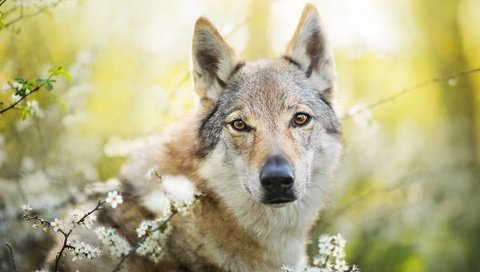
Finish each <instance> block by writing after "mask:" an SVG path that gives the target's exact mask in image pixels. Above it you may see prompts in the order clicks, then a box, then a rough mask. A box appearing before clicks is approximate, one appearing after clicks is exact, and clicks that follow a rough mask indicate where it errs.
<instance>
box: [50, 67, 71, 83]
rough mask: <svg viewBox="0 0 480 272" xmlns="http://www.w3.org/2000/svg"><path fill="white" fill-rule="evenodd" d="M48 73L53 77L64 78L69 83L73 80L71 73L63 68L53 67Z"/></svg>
mask: <svg viewBox="0 0 480 272" xmlns="http://www.w3.org/2000/svg"><path fill="white" fill-rule="evenodd" d="M48 72H49V73H50V75H52V76H63V77H64V78H65V79H66V80H68V81H70V80H71V79H72V76H71V75H70V73H69V72H68V71H67V70H65V67H63V66H55V67H52V68H50V69H48Z"/></svg>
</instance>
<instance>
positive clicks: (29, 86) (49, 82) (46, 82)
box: [0, 66, 71, 114]
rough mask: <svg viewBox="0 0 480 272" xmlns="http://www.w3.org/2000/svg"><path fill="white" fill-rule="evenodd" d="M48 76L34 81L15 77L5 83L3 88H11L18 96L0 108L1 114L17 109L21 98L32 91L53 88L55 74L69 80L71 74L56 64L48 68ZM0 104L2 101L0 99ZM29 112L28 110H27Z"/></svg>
mask: <svg viewBox="0 0 480 272" xmlns="http://www.w3.org/2000/svg"><path fill="white" fill-rule="evenodd" d="M48 73H49V75H48V77H47V78H46V79H43V78H37V79H36V80H35V81H29V80H25V79H23V78H17V79H16V81H15V82H13V83H10V82H9V83H7V84H5V85H4V87H3V89H4V90H5V91H8V90H13V91H15V93H14V97H20V98H19V99H18V100H17V101H15V102H14V103H12V104H11V105H10V106H8V107H6V108H4V109H2V110H0V114H3V113H5V112H7V111H9V110H12V109H17V105H18V104H20V102H22V101H23V100H25V99H26V98H27V97H28V96H30V95H32V94H33V93H35V92H37V91H39V90H41V89H42V88H45V89H47V91H51V90H53V84H54V83H55V82H56V80H55V79H54V78H55V77H57V76H60V75H61V76H64V77H65V78H66V79H67V80H70V78H71V76H70V74H69V73H68V72H67V70H65V68H64V67H63V66H56V67H52V68H50V69H48ZM0 104H2V102H1V101H0ZM27 112H29V111H27Z"/></svg>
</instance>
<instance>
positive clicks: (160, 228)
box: [112, 172, 203, 272]
mask: <svg viewBox="0 0 480 272" xmlns="http://www.w3.org/2000/svg"><path fill="white" fill-rule="evenodd" d="M152 175H153V176H154V177H156V178H158V179H160V180H161V176H160V175H158V173H156V172H153V173H152ZM202 196H203V195H202V194H200V193H196V194H194V197H195V198H194V201H193V202H192V203H190V204H186V203H183V204H178V203H177V205H175V204H173V207H172V208H173V209H172V211H171V212H170V214H169V215H168V216H166V217H165V218H161V219H160V221H161V223H160V224H157V222H155V221H153V222H152V221H143V222H142V224H140V226H139V227H138V228H137V234H138V236H139V237H141V238H140V240H139V241H138V242H137V243H136V244H135V245H134V246H133V247H132V248H130V250H129V251H128V252H127V254H124V255H122V257H121V259H120V261H119V262H118V264H117V265H116V266H115V268H114V269H113V270H112V272H117V271H120V269H121V267H122V264H123V263H124V262H125V261H126V259H127V258H128V257H129V256H130V255H132V254H133V253H135V252H137V254H140V255H148V254H157V255H159V251H160V250H161V248H160V247H158V248H156V249H154V250H153V251H156V252H151V251H152V250H148V249H143V250H141V252H139V250H140V249H141V247H148V246H145V244H146V243H148V242H151V241H147V239H149V238H152V236H154V235H155V233H157V232H168V231H166V229H167V228H168V225H167V224H168V223H169V222H170V220H171V219H172V218H173V216H175V215H176V214H178V213H180V214H186V213H188V210H187V208H190V209H191V208H192V207H193V206H194V205H195V204H196V202H198V201H199V199H200V198H201V197H202ZM184 205H185V206H184ZM156 238H158V237H156ZM156 242H158V241H156ZM157 246H158V245H157ZM154 261H155V260H154Z"/></svg>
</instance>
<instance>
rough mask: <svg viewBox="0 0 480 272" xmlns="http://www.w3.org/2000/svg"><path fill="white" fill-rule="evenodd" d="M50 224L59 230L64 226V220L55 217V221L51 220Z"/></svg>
mask: <svg viewBox="0 0 480 272" xmlns="http://www.w3.org/2000/svg"><path fill="white" fill-rule="evenodd" d="M50 226H52V227H53V230H54V231H58V230H59V229H61V228H62V220H60V219H58V218H55V220H54V221H53V222H50Z"/></svg>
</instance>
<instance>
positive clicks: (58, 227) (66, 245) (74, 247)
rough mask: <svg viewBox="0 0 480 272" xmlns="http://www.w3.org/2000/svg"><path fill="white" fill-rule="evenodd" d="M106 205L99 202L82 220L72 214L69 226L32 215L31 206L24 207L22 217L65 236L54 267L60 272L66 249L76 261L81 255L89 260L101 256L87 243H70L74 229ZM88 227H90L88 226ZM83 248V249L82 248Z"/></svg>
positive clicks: (58, 221)
mask: <svg viewBox="0 0 480 272" xmlns="http://www.w3.org/2000/svg"><path fill="white" fill-rule="evenodd" d="M105 203H107V201H98V203H97V206H96V207H95V208H93V209H92V210H90V211H89V212H87V213H85V214H84V215H83V216H82V217H80V219H77V218H78V214H77V213H74V214H72V216H71V218H70V220H67V221H69V222H68V223H70V224H69V225H62V221H61V220H59V219H58V218H55V220H54V221H53V222H49V221H48V220H45V219H43V218H41V217H39V216H38V215H30V214H29V211H30V210H32V208H31V206H30V205H24V207H23V215H22V217H23V218H24V219H25V220H28V221H38V222H39V224H40V225H45V227H44V230H45V231H46V230H47V229H48V227H49V226H51V227H53V228H54V230H55V231H57V232H60V233H61V234H62V235H63V245H62V248H61V249H60V251H59V252H58V253H57V255H56V257H55V265H54V270H53V271H55V272H56V271H58V265H59V263H60V259H61V258H62V256H63V252H64V251H65V249H70V251H71V252H72V253H73V255H75V257H74V260H75V258H76V257H78V255H79V254H84V255H85V256H87V258H92V257H96V256H98V255H99V254H100V250H99V249H97V248H95V247H93V246H90V245H87V244H85V243H77V241H76V239H73V240H74V241H73V242H72V241H69V238H71V235H72V232H73V229H74V228H75V226H80V225H85V223H86V222H85V221H86V219H87V218H88V217H89V216H91V215H92V214H93V213H94V212H96V211H99V210H101V209H103V207H104V205H105ZM37 226H38V225H37V224H34V225H33V227H34V228H36V227H37ZM87 227H88V226H87ZM67 229H68V230H67ZM80 247H81V248H80Z"/></svg>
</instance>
